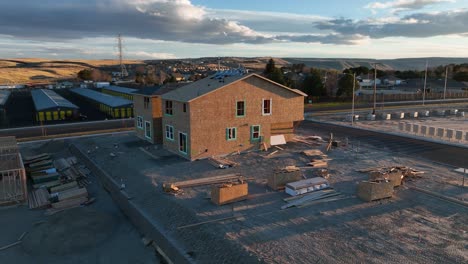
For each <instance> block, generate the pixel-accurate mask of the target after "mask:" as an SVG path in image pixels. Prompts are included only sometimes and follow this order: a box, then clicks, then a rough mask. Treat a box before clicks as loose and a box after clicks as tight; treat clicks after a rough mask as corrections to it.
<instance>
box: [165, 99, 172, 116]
mask: <svg viewBox="0 0 468 264" xmlns="http://www.w3.org/2000/svg"><path fill="white" fill-rule="evenodd" d="M166 115H172V101H166Z"/></svg>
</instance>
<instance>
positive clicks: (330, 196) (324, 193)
mask: <svg viewBox="0 0 468 264" xmlns="http://www.w3.org/2000/svg"><path fill="white" fill-rule="evenodd" d="M343 198H345V196H344V195H343V194H341V193H339V192H336V191H334V190H332V189H328V190H319V191H315V192H312V193H306V194H302V195H297V196H293V197H289V198H286V199H283V200H284V201H285V202H287V204H286V205H283V206H281V209H282V210H283V209H287V208H291V207H304V206H308V205H312V204H316V203H322V202H331V201H336V200H339V199H343Z"/></svg>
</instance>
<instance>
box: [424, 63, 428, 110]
mask: <svg viewBox="0 0 468 264" xmlns="http://www.w3.org/2000/svg"><path fill="white" fill-rule="evenodd" d="M427 63H428V62H427V60H426V73H425V74H424V88H423V105H424V101H425V100H426V82H427Z"/></svg>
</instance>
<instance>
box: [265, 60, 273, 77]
mask: <svg viewBox="0 0 468 264" xmlns="http://www.w3.org/2000/svg"><path fill="white" fill-rule="evenodd" d="M275 69H276V65H275V61H274V60H273V59H270V60H269V61H268V63H267V64H266V67H265V71H264V72H263V73H265V75H269V74H272V73H273V72H274V71H275Z"/></svg>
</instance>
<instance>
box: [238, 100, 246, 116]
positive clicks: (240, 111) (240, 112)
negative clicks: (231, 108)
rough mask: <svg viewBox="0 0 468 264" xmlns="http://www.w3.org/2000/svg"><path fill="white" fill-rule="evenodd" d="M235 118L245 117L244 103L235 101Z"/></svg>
mask: <svg viewBox="0 0 468 264" xmlns="http://www.w3.org/2000/svg"><path fill="white" fill-rule="evenodd" d="M236 116H245V102H244V101H237V103H236Z"/></svg>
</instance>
